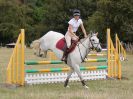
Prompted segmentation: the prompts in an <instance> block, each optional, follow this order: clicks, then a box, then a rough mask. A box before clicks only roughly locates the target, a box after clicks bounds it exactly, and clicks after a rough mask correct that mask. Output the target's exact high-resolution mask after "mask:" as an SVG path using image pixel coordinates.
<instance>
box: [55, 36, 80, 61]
mask: <svg viewBox="0 0 133 99" xmlns="http://www.w3.org/2000/svg"><path fill="white" fill-rule="evenodd" d="M77 43H78V41H75V40H72V41H71V46H70V48H69V49H68V48H67V44H66V40H65V38H64V37H63V38H61V39H60V40H59V41H58V42H57V43H56V48H58V49H59V50H62V51H63V52H65V51H66V50H67V55H66V59H67V56H68V54H69V53H71V52H73V51H74V49H75V47H76V45H77Z"/></svg>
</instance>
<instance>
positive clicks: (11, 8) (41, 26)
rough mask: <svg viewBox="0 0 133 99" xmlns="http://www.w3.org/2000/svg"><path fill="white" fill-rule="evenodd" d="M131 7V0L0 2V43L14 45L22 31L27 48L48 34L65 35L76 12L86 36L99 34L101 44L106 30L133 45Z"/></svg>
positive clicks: (132, 11) (25, 0) (24, 0)
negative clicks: (91, 33)
mask: <svg viewBox="0 0 133 99" xmlns="http://www.w3.org/2000/svg"><path fill="white" fill-rule="evenodd" d="M132 5H133V1H132V0H0V13H1V14H0V43H4V44H6V43H9V42H15V40H16V38H17V36H18V33H19V29H21V28H24V29H25V30H26V38H28V39H26V42H27V43H28V44H29V43H30V42H31V41H33V40H34V39H38V38H40V37H41V36H42V35H44V34H45V33H46V32H48V31H50V30H53V31H58V32H61V33H63V34H65V33H66V31H67V27H68V21H69V20H70V18H71V17H72V11H73V9H76V8H77V9H80V10H81V18H82V19H83V22H84V25H85V28H86V30H87V32H90V31H91V30H92V31H98V32H99V37H100V39H101V40H102V42H103V43H105V41H106V35H105V34H104V33H106V29H107V28H108V27H110V28H111V30H112V32H113V33H118V35H119V37H120V39H121V40H123V41H124V42H133V18H132V16H133V6H132ZM112 36H114V34H112Z"/></svg>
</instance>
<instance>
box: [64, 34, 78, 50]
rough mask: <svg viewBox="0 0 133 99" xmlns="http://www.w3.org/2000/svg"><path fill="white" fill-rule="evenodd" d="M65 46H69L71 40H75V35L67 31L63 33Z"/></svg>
mask: <svg viewBox="0 0 133 99" xmlns="http://www.w3.org/2000/svg"><path fill="white" fill-rule="evenodd" d="M65 39H66V43H67V47H68V48H69V47H70V46H71V40H77V37H75V36H73V35H71V34H70V33H69V32H67V33H66V35H65Z"/></svg>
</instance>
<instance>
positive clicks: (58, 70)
mask: <svg viewBox="0 0 133 99" xmlns="http://www.w3.org/2000/svg"><path fill="white" fill-rule="evenodd" d="M97 69H107V66H91V67H90V66H89V67H80V70H97ZM69 70H70V68H50V69H38V70H36V69H31V70H25V72H26V73H42V72H63V71H64V72H65V71H69Z"/></svg>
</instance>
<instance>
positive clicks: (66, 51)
mask: <svg viewBox="0 0 133 99" xmlns="http://www.w3.org/2000/svg"><path fill="white" fill-rule="evenodd" d="M68 50H69V48H66V49H65V50H64V53H63V56H62V59H61V60H62V61H65V62H66V60H67V55H68Z"/></svg>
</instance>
